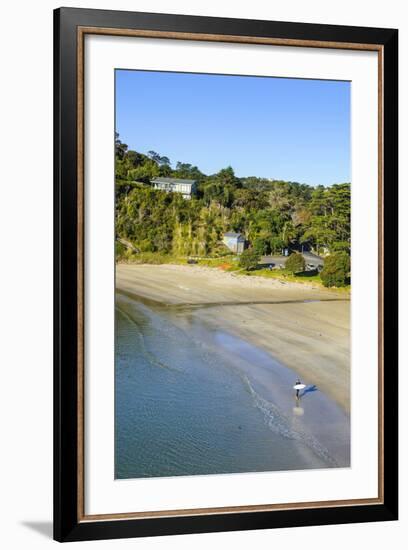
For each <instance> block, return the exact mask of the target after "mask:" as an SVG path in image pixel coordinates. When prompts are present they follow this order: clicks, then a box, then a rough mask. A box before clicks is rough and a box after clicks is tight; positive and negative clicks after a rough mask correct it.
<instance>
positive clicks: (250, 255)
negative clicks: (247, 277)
mask: <svg viewBox="0 0 408 550" xmlns="http://www.w3.org/2000/svg"><path fill="white" fill-rule="evenodd" d="M260 258H261V255H260V254H259V252H257V251H256V250H255V249H254V248H247V249H246V250H244V251H243V252H242V254H241V256H240V257H239V267H242V268H244V269H245V270H246V271H250V270H251V269H255V268H256V267H257V266H258V262H259V260H260Z"/></svg>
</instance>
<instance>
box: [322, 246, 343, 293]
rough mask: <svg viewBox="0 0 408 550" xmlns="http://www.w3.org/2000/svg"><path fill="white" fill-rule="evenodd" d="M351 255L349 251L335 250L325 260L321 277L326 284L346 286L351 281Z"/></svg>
mask: <svg viewBox="0 0 408 550" xmlns="http://www.w3.org/2000/svg"><path fill="white" fill-rule="evenodd" d="M349 273H350V257H349V255H348V254H347V252H333V254H330V256H327V258H326V259H325V260H324V267H323V269H322V271H321V273H320V278H321V280H322V283H323V284H324V286H336V287H341V286H346V285H347V284H348V282H349Z"/></svg>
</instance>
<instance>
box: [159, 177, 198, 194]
mask: <svg viewBox="0 0 408 550" xmlns="http://www.w3.org/2000/svg"><path fill="white" fill-rule="evenodd" d="M151 183H152V185H153V187H154V189H160V190H161V191H166V192H167V193H170V192H173V193H181V194H182V195H183V197H184V198H185V199H191V197H192V196H193V195H194V193H195V191H196V187H197V182H196V181H195V180H186V179H179V178H153V179H152V180H151Z"/></svg>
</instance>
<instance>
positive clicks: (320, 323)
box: [116, 264, 350, 413]
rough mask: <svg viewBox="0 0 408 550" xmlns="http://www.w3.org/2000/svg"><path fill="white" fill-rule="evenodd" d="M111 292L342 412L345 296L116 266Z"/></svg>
mask: <svg viewBox="0 0 408 550" xmlns="http://www.w3.org/2000/svg"><path fill="white" fill-rule="evenodd" d="M116 287H117V291H118V292H119V293H122V294H123V295H127V296H128V297H134V298H135V299H141V300H144V301H145V302H146V303H149V302H150V303H151V304H157V305H160V306H167V307H169V308H172V309H180V311H184V312H185V311H186V310H188V311H189V315H190V317H191V318H193V319H194V318H196V319H199V320H200V321H202V322H205V323H206V324H208V325H209V326H211V327H214V328H215V329H221V330H223V331H226V332H228V333H230V334H231V335H233V336H236V337H239V338H241V339H242V340H245V341H247V342H248V343H250V344H252V345H254V346H256V347H258V348H260V349H262V350H263V351H265V352H266V353H268V354H270V355H271V356H272V357H273V358H275V359H277V360H278V361H279V362H280V363H282V364H284V365H286V366H287V367H289V368H291V369H293V370H294V371H295V372H296V373H297V374H298V375H299V376H300V377H301V378H302V381H304V383H306V384H311V385H316V386H317V387H318V389H319V390H321V391H322V392H324V393H325V394H326V395H327V396H328V397H330V398H331V399H333V400H334V401H336V402H337V403H338V404H339V405H340V406H341V407H342V409H343V410H344V411H345V412H346V413H349V410H350V395H349V388H350V340H349V339H350V330H349V329H350V301H349V297H348V295H347V294H344V293H336V292H333V291H327V290H324V289H321V288H319V287H313V286H311V285H306V284H297V283H290V282H282V281H278V280H276V279H266V278H261V277H245V276H240V275H237V274H234V273H226V272H224V271H222V270H218V269H215V268H206V267H201V266H194V265H193V266H181V265H132V264H118V265H117V266H116ZM236 306H239V307H236Z"/></svg>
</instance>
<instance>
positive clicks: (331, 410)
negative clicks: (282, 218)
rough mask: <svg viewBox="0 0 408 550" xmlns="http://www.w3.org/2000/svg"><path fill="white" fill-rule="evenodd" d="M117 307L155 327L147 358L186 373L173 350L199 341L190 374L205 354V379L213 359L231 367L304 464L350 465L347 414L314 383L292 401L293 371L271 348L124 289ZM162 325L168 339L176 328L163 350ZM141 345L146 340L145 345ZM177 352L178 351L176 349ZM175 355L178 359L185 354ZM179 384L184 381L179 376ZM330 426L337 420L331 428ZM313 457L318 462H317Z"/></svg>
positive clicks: (137, 321) (255, 404) (243, 388)
mask: <svg viewBox="0 0 408 550" xmlns="http://www.w3.org/2000/svg"><path fill="white" fill-rule="evenodd" d="M116 307H117V309H118V311H119V312H120V314H121V315H122V316H124V315H125V316H126V317H127V318H128V319H129V321H130V322H132V323H135V324H136V325H137V326H138V330H139V331H141V334H143V330H144V329H143V327H145V329H146V327H149V325H150V324H151V325H152V326H155V327H156V331H157V335H158V336H157V337H158V338H159V341H158V348H155V347H153V348H152V347H150V349H149V350H148V357H149V360H150V361H151V360H153V365H154V366H156V367H157V365H159V366H160V367H161V368H164V369H166V370H167V369H170V370H172V369H176V371H177V372H179V373H180V374H182V373H184V372H185V370H184V369H185V368H186V367H185V365H183V363H173V361H172V350H173V351H174V350H175V349H177V347H178V346H177V342H178V343H179V345H181V346H183V345H187V346H189V345H190V344H187V342H191V343H192V345H193V347H194V346H196V345H197V344H198V346H199V349H200V354H199V356H197V363H194V361H193V363H192V364H191V365H189V366H188V367H187V372H188V373H189V374H188V378H189V379H190V380H192V379H194V376H195V373H196V368H198V369H200V368H202V367H203V364H202V360H203V358H205V359H204V363H207V362H208V361H209V365H208V366H209V367H210V368H209V371H206V375H205V378H204V380H205V379H206V378H207V376H208V377H209V378H210V379H212V380H213V381H214V376H218V375H215V374H214V371H213V372H212V374H211V370H212V369H211V366H210V365H211V363H212V365H213V366H217V369H216V371H217V373H219V374H221V373H222V372H223V371H224V372H225V369H226V370H229V371H231V374H233V376H234V377H236V378H235V379H236V380H240V382H241V384H242V385H241V384H240V386H241V389H240V391H241V392H243V394H245V393H246V394H247V395H249V396H250V399H251V401H252V407H254V408H255V409H256V410H257V411H258V413H261V415H262V417H263V420H264V423H265V424H266V426H267V427H268V430H271V432H272V433H273V434H274V435H272V434H271V437H278V438H283V439H284V440H292V441H294V445H295V448H296V453H298V454H299V456H300V455H301V456H302V464H303V466H302V467H304V468H319V467H320V468H321V467H325V468H330V467H348V466H349V461H350V454H349V453H350V446H349V417H348V415H347V414H346V413H345V412H344V411H343V409H342V408H341V407H340V406H339V405H338V404H337V403H335V402H334V401H333V400H332V399H330V397H328V396H327V395H326V394H325V393H323V392H321V391H315V389H314V388H313V387H312V386H309V387H308V388H306V389H305V392H304V394H302V395H301V397H300V400H299V401H296V399H295V396H294V392H293V389H292V385H293V380H294V379H295V373H294V372H293V371H291V369H289V368H288V367H287V366H285V365H283V364H281V363H280V362H279V361H277V360H276V359H275V358H273V357H272V356H271V355H270V354H269V353H267V352H265V351H263V350H262V349H260V348H257V347H256V346H254V345H253V344H252V343H249V342H247V341H245V340H242V339H240V338H238V337H235V336H233V335H231V334H230V333H229V332H227V331H225V330H224V329H222V330H219V329H214V327H213V326H210V325H208V324H207V323H206V322H205V321H203V320H202V319H201V318H195V317H194V318H191V317H189V316H187V317H186V316H185V315H183V316H180V315H179V310H177V309H176V310H175V309H173V308H172V307H170V308H169V307H163V306H162V307H160V306H157V305H153V304H151V303H150V304H147V303H144V301H140V300H137V299H136V297H133V298H132V297H130V296H126V295H123V294H122V293H118V295H117V305H116ZM183 313H184V312H183ZM143 318H144V319H149V321H148V322H147V324H145V322H144V321H143V320H142V319H143ZM171 327H173V328H171ZM163 329H164V335H163V336H164V338H165V339H166V340H167V339H168V338H169V337H170V335H174V334H175V332H174V331H176V333H179V334H180V336H179V339H178V340H177V341H173V344H170V347H169V348H167V353H165V354H164V355H163V348H162V344H161V343H160V334H161V332H162V331H163ZM146 334H149V335H150V336H148V339H149V340H150V338H151V337H152V333H151V328H147V332H146ZM144 338H145V336H142V339H144ZM183 342H184V344H183ZM150 345H151V341H150ZM167 345H169V342H167ZM145 346H146V341H145V343H144V346H143V347H144V348H145ZM177 353H178V352H177V351H176V355H177ZM178 357H179V358H180V359H181V358H182V357H183V354H182V355H181V356H178ZM199 365H200V366H199ZM190 368H191V370H189V369H190ZM179 369H181V370H179ZM167 372H168V371H167ZM173 372H174V370H173ZM201 376H202V373H201ZM191 377H192V378H191ZM204 380H203V383H204ZM219 382H220V384H221V385H222V386H223V385H224V384H225V382H224V379H223V375H222V374H221V378H220V380H219ZM180 384H182V382H181V381H180ZM221 391H223V390H221ZM215 393H217V392H215ZM159 394H160V391H159ZM243 394H241V395H243ZM238 396H239V393H237V388H235V393H234V394H232V395H231V396H230V397H232V402H233V401H234V399H237V398H238ZM244 401H245V399H244ZM214 405H215V403H214ZM248 412H249V411H248ZM322 417H324V418H325V422H321V418H322ZM233 419H234V416H231V417H230V420H231V421H232V422H234V420H233ZM333 426H336V429H335V430H333ZM268 439H269V437H268ZM279 441H281V439H279ZM276 444H277V441H276ZM316 460H317V461H318V463H319V462H320V465H319V466H318V465H317V463H316ZM278 469H279V468H278Z"/></svg>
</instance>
